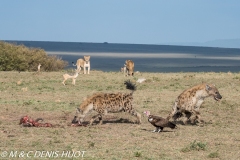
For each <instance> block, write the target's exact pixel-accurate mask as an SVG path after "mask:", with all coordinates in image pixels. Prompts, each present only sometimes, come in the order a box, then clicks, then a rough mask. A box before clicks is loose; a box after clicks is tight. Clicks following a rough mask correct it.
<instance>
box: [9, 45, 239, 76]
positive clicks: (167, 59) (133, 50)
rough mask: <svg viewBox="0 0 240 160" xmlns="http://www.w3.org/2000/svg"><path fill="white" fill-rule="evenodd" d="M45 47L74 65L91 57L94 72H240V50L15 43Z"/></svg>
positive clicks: (50, 52)
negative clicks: (130, 67)
mask: <svg viewBox="0 0 240 160" xmlns="http://www.w3.org/2000/svg"><path fill="white" fill-rule="evenodd" d="M14 43H17V44H24V45H25V46H27V47H34V48H42V49H44V50H45V51H46V52H47V54H49V55H57V56H58V57H61V58H62V59H63V60H65V61H67V62H68V63H69V65H68V66H67V68H75V67H74V66H72V62H74V63H76V60H77V59H79V58H83V56H84V55H90V56H91V59H90V61H91V69H93V70H102V71H107V72H109V71H119V70H120V68H121V67H122V66H123V64H124V63H125V60H127V59H131V60H133V61H134V62H135V71H140V72H228V71H230V72H240V49H237V48H236V49H234V48H214V47H192V46H171V45H144V44H111V43H78V42H39V41H14Z"/></svg>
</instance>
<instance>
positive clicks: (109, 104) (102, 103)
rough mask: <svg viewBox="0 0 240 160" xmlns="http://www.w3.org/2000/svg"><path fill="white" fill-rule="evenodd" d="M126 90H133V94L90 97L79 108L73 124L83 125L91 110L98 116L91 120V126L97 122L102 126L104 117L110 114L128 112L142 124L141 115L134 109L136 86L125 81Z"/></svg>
mask: <svg viewBox="0 0 240 160" xmlns="http://www.w3.org/2000/svg"><path fill="white" fill-rule="evenodd" d="M124 84H125V85H126V88H127V89H129V90H131V91H132V92H131V93H95V94H93V95H92V96H90V97H88V98H87V99H86V100H84V101H83V103H82V104H81V105H80V107H79V108H77V111H76V115H75V117H74V119H73V121H72V122H73V123H77V122H78V123H80V124H81V123H82V122H83V120H84V117H85V116H86V114H87V113H88V112H90V111H91V110H94V111H96V112H97V113H98V114H97V115H95V116H93V117H92V119H91V120H90V125H92V123H93V122H94V121H95V120H96V119H99V120H100V124H102V117H103V116H104V115H106V114H108V113H114V112H122V111H123V112H128V113H130V114H132V115H133V116H136V117H137V121H138V123H141V114H139V113H138V112H137V111H136V110H135V109H134V108H133V104H132V101H133V93H134V91H135V90H136V86H135V85H134V84H132V83H131V82H130V81H129V80H128V81H125V82H124Z"/></svg>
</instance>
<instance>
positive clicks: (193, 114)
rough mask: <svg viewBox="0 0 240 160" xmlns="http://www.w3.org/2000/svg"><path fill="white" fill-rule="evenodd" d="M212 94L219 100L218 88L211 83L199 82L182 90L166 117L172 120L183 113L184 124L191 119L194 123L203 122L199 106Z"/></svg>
mask: <svg viewBox="0 0 240 160" xmlns="http://www.w3.org/2000/svg"><path fill="white" fill-rule="evenodd" d="M210 96H212V97H213V98H214V99H215V100H216V101H219V100H220V99H221V98H222V96H221V95H220V93H219V91H218V89H217V88H216V87H215V86H214V85H211V84H206V83H204V84H199V85H196V86H193V87H192V88H189V89H187V90H185V91H183V92H182V93H181V94H180V95H179V96H178V97H177V99H176V100H175V103H174V105H173V108H172V113H170V114H169V116H168V117H167V119H168V120H169V119H170V118H173V119H174V121H176V120H177V118H179V117H181V116H183V115H185V117H186V119H185V120H184V121H183V123H184V124H186V123H187V122H188V120H190V121H191V123H194V122H195V121H196V120H197V121H198V122H203V120H202V119H201V117H200V111H199V109H200V106H201V105H202V103H203V101H204V99H205V98H207V97H210Z"/></svg>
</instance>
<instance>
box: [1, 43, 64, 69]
mask: <svg viewBox="0 0 240 160" xmlns="http://www.w3.org/2000/svg"><path fill="white" fill-rule="evenodd" d="M39 63H40V64H41V65H42V67H41V70H42V71H59V70H62V69H63V68H64V67H66V66H67V64H68V63H67V61H63V60H61V59H60V58H59V57H57V56H48V55H47V54H46V52H45V51H44V50H43V49H39V48H27V47H26V46H24V45H15V44H11V43H6V42H0V71H13V70H15V71H37V66H38V64H39Z"/></svg>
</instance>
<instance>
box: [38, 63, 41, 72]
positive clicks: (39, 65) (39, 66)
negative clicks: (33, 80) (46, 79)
mask: <svg viewBox="0 0 240 160" xmlns="http://www.w3.org/2000/svg"><path fill="white" fill-rule="evenodd" d="M41 66H42V65H41V64H40V63H39V64H38V72H40V68H41Z"/></svg>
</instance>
